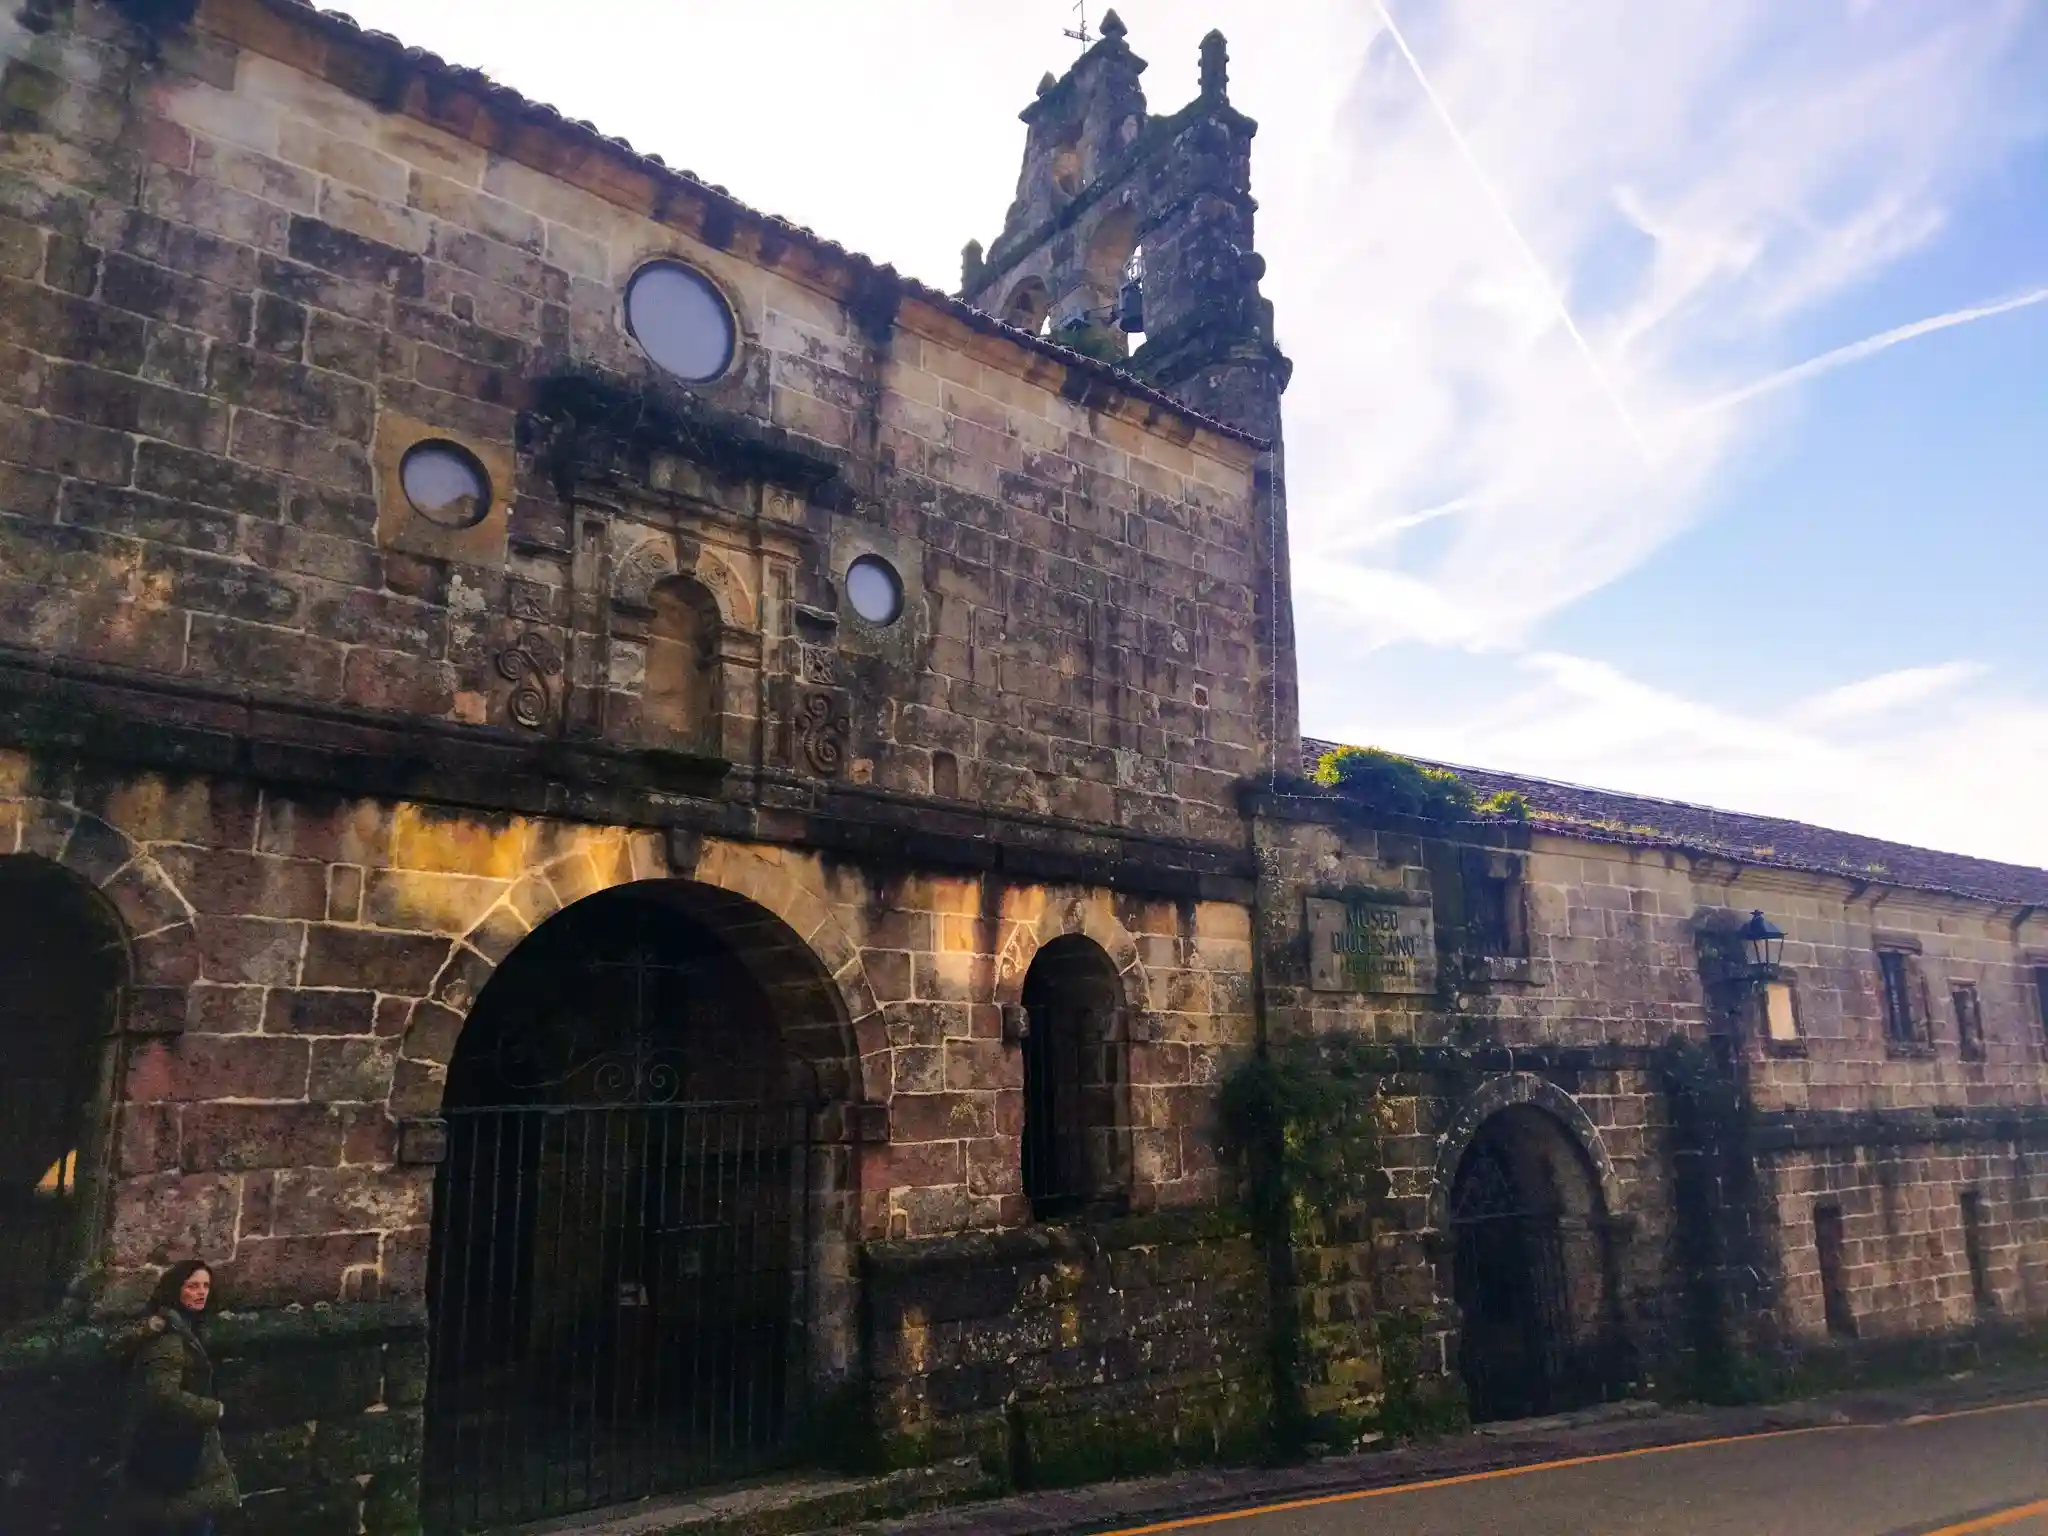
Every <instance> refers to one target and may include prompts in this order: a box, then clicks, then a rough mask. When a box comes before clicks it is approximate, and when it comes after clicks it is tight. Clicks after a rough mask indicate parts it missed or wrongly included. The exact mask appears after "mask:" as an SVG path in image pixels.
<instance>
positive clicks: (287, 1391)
mask: <svg viewBox="0 0 2048 1536" xmlns="http://www.w3.org/2000/svg"><path fill="white" fill-rule="evenodd" d="M209 1345H210V1351H211V1354H212V1357H213V1360H214V1367H215V1379H216V1385H217V1387H218V1389H219V1391H220V1393H221V1396H222V1400H223V1401H224V1402H225V1403H226V1405H227V1410H228V1415H227V1418H226V1420H225V1421H224V1422H223V1423H222V1426H221V1434H222V1440H223V1443H224V1445H225V1448H226V1450H227V1453H228V1457H229V1459H230V1461H231V1463H232V1464H233V1466H234V1468H235V1473H236V1477H237V1480H238V1482H239V1483H240V1486H241V1489H242V1494H243V1500H244V1503H243V1509H242V1513H241V1515H240V1516H239V1517H238V1518H237V1520H236V1521H235V1523H234V1524H233V1525H232V1526H231V1527H229V1528H228V1529H227V1530H226V1531H225V1532H224V1536H243V1533H251V1536H258V1533H260V1536H357V1533H358V1532H362V1533H365V1536H401V1533H404V1532H408V1531H416V1530H417V1529H418V1519H417V1514H416V1504H417V1500H418V1478H419V1434H420V1406H419V1405H420V1402H421V1398H422V1396H423V1393H424V1389H425V1384H426V1343H425V1326H424V1322H423V1320H422V1318H421V1316H420V1313H419V1309H418V1307H417V1305H416V1304H413V1305H405V1304H397V1305H394V1304H390V1303H382V1304H367V1305H357V1306H340V1307H329V1306H327V1305H326V1304H324V1303H323V1304H322V1305H320V1306H318V1307H311V1308H299V1309H294V1310H291V1311H278V1312H269V1313H260V1314H247V1315H239V1314H233V1313H230V1314H227V1315H224V1316H222V1317H219V1318H217V1319H216V1320H215V1322H214V1324H213V1327H212V1330H211V1333H210V1335H209ZM123 1388H124V1383H123V1378H122V1367H121V1365H120V1363H119V1360H118V1358H117V1357H116V1356H115V1355H113V1354H111V1353H110V1351H109V1348H108V1341H107V1336H106V1334H104V1333H103V1332H102V1331H101V1330H98V1329H79V1330H67V1331H45V1332H41V1333H34V1334H29V1335H26V1336H18V1337H15V1338H12V1339H10V1340H8V1341H6V1342H5V1343H0V1527H4V1528H5V1529H6V1530H8V1531H9V1532H14V1533H19V1536H74V1533H76V1532H79V1531H89V1530H98V1529H101V1528H102V1527H101V1525H100V1523H99V1522H100V1520H101V1518H102V1516H104V1515H106V1514H107V1513H108V1503H109V1500H110V1498H111V1496H112V1495H113V1493H114V1490H115V1488H116V1487H117V1486H118V1485H117V1483H116V1481H115V1468H116V1467H117V1466H118V1463H119V1457H120V1451H121V1447H120V1443H119V1431H120V1428H121V1424H122V1418H121V1415H120V1413H119V1411H118V1404H119V1403H120V1402H121V1395H122V1392H123Z"/></svg>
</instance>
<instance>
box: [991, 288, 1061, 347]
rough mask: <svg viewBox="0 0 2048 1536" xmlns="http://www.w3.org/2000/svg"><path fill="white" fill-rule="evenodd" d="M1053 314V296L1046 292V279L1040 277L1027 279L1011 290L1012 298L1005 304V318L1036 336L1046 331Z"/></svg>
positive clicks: (1021, 329)
mask: <svg viewBox="0 0 2048 1536" xmlns="http://www.w3.org/2000/svg"><path fill="white" fill-rule="evenodd" d="M1051 314H1052V296H1051V295H1050V294H1048V293H1047V292H1046V289H1045V279H1043V278H1040V277H1027V278H1025V279H1024V281H1023V282H1021V283H1019V284H1018V285H1017V286H1016V287H1014V288H1012V289H1011V290H1010V297H1009V298H1008V299H1007V300H1005V301H1004V304H1003V318H1004V319H1005V320H1007V321H1009V322H1010V324H1012V325H1014V326H1016V327H1017V329H1018V330H1020V331H1029V332H1030V333H1031V334H1032V335H1034V336H1036V335H1038V334H1039V333H1040V332H1042V331H1043V330H1044V329H1045V322H1046V321H1047V320H1048V319H1049V318H1050V317H1051Z"/></svg>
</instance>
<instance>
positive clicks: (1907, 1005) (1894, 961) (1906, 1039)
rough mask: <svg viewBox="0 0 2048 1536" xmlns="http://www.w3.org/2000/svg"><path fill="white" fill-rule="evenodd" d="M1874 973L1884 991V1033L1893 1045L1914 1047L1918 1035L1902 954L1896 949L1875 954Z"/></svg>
mask: <svg viewBox="0 0 2048 1536" xmlns="http://www.w3.org/2000/svg"><path fill="white" fill-rule="evenodd" d="M1877 969H1878V975H1879V978H1880V981H1881V982H1882V985H1883V989H1884V1033H1885V1038H1886V1039H1887V1040H1889V1041H1891V1043H1892V1044H1894V1045H1917V1044H1918V1043H1919V1041H1920V1032H1919V1030H1918V1029H1917V1028H1916V1027H1915V1024H1914V1020H1913V990H1912V989H1913V972H1912V968H1911V967H1910V966H1908V965H1907V963H1906V956H1905V954H1904V953H1903V952H1902V951H1900V950H1896V949H1881V950H1879V951H1878V952H1877Z"/></svg>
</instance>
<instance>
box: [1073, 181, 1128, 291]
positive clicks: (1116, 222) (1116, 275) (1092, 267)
mask: <svg viewBox="0 0 2048 1536" xmlns="http://www.w3.org/2000/svg"><path fill="white" fill-rule="evenodd" d="M1137 248H1138V208H1137V204H1136V203H1135V202H1130V201H1125V202H1122V203H1118V204H1117V205H1116V206H1114V207H1112V208H1110V209H1108V210H1106V211H1105V212H1104V213H1103V214H1102V216H1101V217H1100V218H1098V219H1097V220H1096V221H1095V227H1094V228H1093V229H1091V230H1090V231H1089V232H1088V248H1087V252H1086V255H1085V256H1084V257H1083V265H1084V267H1085V269H1086V271H1087V274H1088V281H1089V282H1090V283H1091V284H1092V285H1094V287H1095V288H1096V290H1097V291H1098V292H1099V293H1102V294H1106V295H1108V296H1111V297H1114V295H1115V292H1116V289H1117V286H1118V285H1119V284H1121V283H1122V282H1123V279H1124V268H1125V267H1126V266H1128V265H1129V264H1130V260H1131V253H1132V252H1133V251H1135V250H1137Z"/></svg>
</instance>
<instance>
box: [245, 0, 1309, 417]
mask: <svg viewBox="0 0 2048 1536" xmlns="http://www.w3.org/2000/svg"><path fill="white" fill-rule="evenodd" d="M263 3H264V4H266V5H268V6H269V7H270V8H271V9H273V10H276V11H280V12H283V13H285V14H286V15H289V16H293V17H295V18H298V19H299V20H301V21H303V22H304V23H306V24H307V25H309V26H312V27H314V28H315V29H317V30H319V31H323V32H325V33H327V34H328V35H330V36H339V37H343V38H345V39H346V40H347V41H348V42H349V43H350V44H351V45H353V46H356V47H362V46H365V45H367V46H369V47H372V48H375V49H378V50H381V51H383V52H386V53H388V54H389V55H390V56H392V57H394V58H400V59H403V60H404V61H405V62H406V63H408V64H409V65H411V66H412V67H413V68H415V69H417V70H419V71H420V72H421V73H422V74H424V75H429V76H432V77H435V78H437V79H439V80H442V81H445V82H447V83H449V84H451V85H457V86H461V87H463V88H465V89H468V90H471V91H475V92H476V93H478V94H479V95H481V96H484V97H487V98H488V99H489V100H490V101H491V103H492V104H493V105H494V106H495V107H497V108H498V109H500V110H502V111H506V112H509V113H516V114H518V115H520V116H523V117H526V118H528V119H529V120H531V121H534V122H537V123H541V124H545V125H546V126H548V127H549V128H551V129H553V130H555V131H556V132H559V133H562V134H565V135H569V136H573V137H578V138H582V139H584V140H586V141H588V142H590V143H593V144H603V145H605V146H606V147H607V148H609V149H611V150H612V151H614V152H615V153H617V154H619V155H622V156H624V157H626V158H627V159H629V160H632V161H633V162H635V163H636V164H637V165H639V166H640V167H642V168H643V169H645V170H647V171H649V172H650V173H652V174H654V175H656V176H660V177H663V178H665V179H667V180H669V181H672V182H677V183H680V184H682V185H685V186H688V187H690V188H691V189H692V190H694V191H696V192H698V193H700V194H702V195H703V196H705V197H707V198H709V199H711V200H713V201H715V202H720V203H723V204H724V205H725V207H726V208H727V209H728V211H730V212H732V213H734V214H738V215H740V216H742V217H744V218H748V219H754V220H758V221H759V222H761V223H762V224H765V225H767V226H768V227H769V228H771V229H774V230H776V231H778V232H779V233H781V234H783V235H785V236H788V237H791V238H793V239H796V240H799V241H802V242H803V243H805V244H806V245H809V246H810V247H811V248H813V249H814V250H817V251H820V252H822V253H824V254H825V255H827V256H830V257H833V258H835V259H837V260H841V261H844V262H847V263H848V264H849V265H851V266H853V267H854V268H856V269H857V270H860V271H862V272H865V273H867V274H869V275H873V276H878V277H883V278H886V279H887V280H892V281H895V282H898V283H900V284H902V286H903V288H904V290H905V291H906V292H908V293H911V294H914V295H916V296H917V298H919V299H920V300H922V301H923V302H924V303H926V304H929V305H931V306H932V307H933V308H935V309H939V310H942V311H943V312H945V313H946V314H949V315H951V316H952V317H953V318H954V319H956V320H959V321H961V322H962V323H963V324H966V325H969V326H972V327H973V328H974V329H975V330H978V331H981V332H983V333H984V334H987V335H992V336H1001V337H1003V338H1004V339H1006V340H1008V341H1012V342H1014V343H1016V344H1017V345H1018V346H1020V347H1024V348H1027V349H1029V350H1030V351H1034V352H1040V353H1044V354H1046V355H1047V356H1050V357H1056V358H1058V359H1059V360H1060V361H1061V362H1062V363H1065V364H1066V365H1067V366H1068V367H1069V368H1079V369H1080V370H1081V371H1082V372H1083V373H1085V374H1091V375H1093V376H1094V377H1096V378H1098V379H1101V380H1102V381H1104V382H1105V383H1108V384H1111V385H1113V386H1114V387H1115V388H1117V389H1118V390H1120V391H1122V392H1123V393H1124V394H1127V395H1130V396H1132V397H1133V398H1135V399H1139V400H1143V401H1145V402H1146V403H1147V404H1150V405H1156V406H1160V407H1163V408H1164V409H1166V410H1169V411H1172V412H1173V413H1174V414H1175V415H1176V416H1179V417H1182V418H1183V419H1185V420H1187V421H1190V422H1193V423H1195V424H1196V425H1197V426H1201V427H1205V428H1207V429H1208V430H1209V431H1211V432H1214V433H1216V434H1217V435H1219V436H1221V437H1228V438H1232V439H1234V440H1236V441H1238V442H1241V443H1249V444H1251V445H1252V446H1253V447H1255V448H1260V449H1264V448H1269V447H1271V446H1272V444H1271V443H1270V441H1269V440H1267V439H1266V438H1263V437H1259V436H1257V435H1256V434H1254V433H1250V432H1246V431H1244V430H1242V429H1241V428H1238V427H1233V426H1231V425H1230V424H1229V423H1228V422H1223V421H1218V420H1217V419H1216V418H1215V417H1213V416H1205V415H1203V414H1202V413H1201V412H1200V411H1197V410H1194V409H1192V408H1191V407H1189V406H1187V405H1184V404H1182V403H1181V402H1180V401H1178V400H1176V399H1174V398H1173V396H1171V395H1169V394H1167V393H1166V392H1165V391H1164V390H1161V389H1157V388H1155V387H1154V386H1152V385H1150V384H1147V383H1146V382H1145V381H1144V380H1143V379H1140V378H1138V377H1137V376H1136V375H1135V374H1132V373H1127V372H1126V371H1125V370H1123V369H1121V368H1118V367H1116V366H1114V365H1113V364H1110V363H1105V362H1102V361H1101V360H1099V359H1097V358H1093V357H1089V356H1087V355H1086V354H1084V353H1080V352H1076V351H1074V350H1073V349H1072V348H1070V347H1063V346H1061V345H1059V343H1057V342H1055V341H1050V340H1048V339H1047V338H1045V337H1043V336H1034V335H1032V334H1031V332H1029V331H1025V330H1020V329H1018V328H1017V327H1016V326H1014V325H1010V324H1008V323H1007V322H1005V321H1002V320H999V319H997V318H996V317H995V316H994V315H991V314H989V313H988V312H987V311H985V310H980V309H976V308H975V307H974V306H973V305H971V304H968V303H966V302H965V301H963V300H961V299H958V298H956V297H954V296H953V295H952V294H950V293H943V292H941V291H940V290H938V289H937V288H932V287H929V286H927V285H926V284H924V283H921V282H919V281H917V279H915V278H911V277H905V276H903V274H901V273H900V272H898V271H896V269H895V268H894V267H891V266H888V265H886V264H883V263H878V262H876V261H874V260H873V259H872V258H870V257H867V256H863V255H862V254H860V252H858V251H851V250H848V249H847V248H846V247H845V246H843V245H840V244H839V243H838V242H837V241H833V240H828V239H826V238H825V237H824V236H823V235H820V234H819V233H817V231H815V230H812V229H807V228H805V227H804V226H803V225H801V224H794V223H791V222H790V221H789V220H788V219H784V218H780V217H778V216H776V215H775V214H772V213H764V212H762V211H761V210H760V209H758V208H754V207H751V206H749V205H748V204H746V203H743V202H741V201H740V200H739V199H738V198H736V197H734V196H733V195H732V193H730V192H729V191H727V190H726V189H725V188H724V187H721V186H718V185H716V184H715V183H712V182H707V181H704V180H702V179H700V178H699V177H698V176H696V175H695V174H693V173H692V172H689V171H679V170H675V169H673V168H671V167H670V166H669V165H668V164H667V163H666V162H665V161H664V160H662V158H661V157H660V156H659V155H650V154H644V153H642V152H641V151H640V150H637V149H635V148H634V147H633V146H632V145H631V144H629V143H628V142H627V141H626V140H624V139H621V138H614V137H612V136H610V135H608V134H605V133H602V132H600V131H599V129H598V128H597V126H596V125H595V124H593V123H587V122H583V121H581V120H579V119H575V118H570V117H565V116H563V114H562V113H561V112H559V111H558V110H556V109H555V108H554V107H551V106H549V105H547V103H545V102H540V101H534V100H533V99H532V98H530V97H528V96H524V95H522V94H520V93H519V92H518V91H515V90H513V89H512V88H511V87H510V86H508V85H501V84H500V83H499V82H498V81H496V80H493V79H492V78H491V77H490V76H489V75H486V74H485V73H484V72H483V71H482V70H478V69H471V68H468V67H467V66H465V65H460V64H451V63H449V62H448V61H447V60H446V59H444V58H442V57H441V56H440V55H439V54H435V53H429V52H428V51H427V50H426V49H424V48H413V47H409V46H407V45H406V44H405V43H404V42H402V41H401V40H399V39H398V38H395V37H393V36H392V35H391V34H390V33H388V32H377V31H373V30H371V29H370V28H367V27H365V26H363V25H361V24H360V23H359V22H357V21H356V19H355V18H354V17H352V16H348V15H345V14H343V13H342V12H340V11H330V10H326V9H324V8H322V7H320V6H317V5H314V4H312V3H311V0H263Z"/></svg>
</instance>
